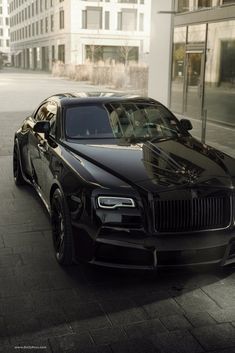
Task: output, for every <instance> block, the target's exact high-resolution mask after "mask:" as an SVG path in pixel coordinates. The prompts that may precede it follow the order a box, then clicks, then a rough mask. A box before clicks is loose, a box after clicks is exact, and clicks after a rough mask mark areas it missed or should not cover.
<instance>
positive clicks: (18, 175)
mask: <svg viewBox="0 0 235 353" xmlns="http://www.w3.org/2000/svg"><path fill="white" fill-rule="evenodd" d="M13 176H14V180H15V184H16V185H17V186H20V185H24V184H25V180H24V177H23V174H22V171H21V166H20V153H19V147H18V144H17V140H15V142H14V149H13Z"/></svg>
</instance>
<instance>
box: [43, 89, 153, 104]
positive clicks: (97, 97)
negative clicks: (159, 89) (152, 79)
mask: <svg viewBox="0 0 235 353" xmlns="http://www.w3.org/2000/svg"><path fill="white" fill-rule="evenodd" d="M47 100H54V101H57V102H58V101H59V102H60V104H61V105H62V106H69V105H76V104H81V103H99V104H106V103H111V102H133V103H137V102H139V103H141V102H142V103H143V102H145V103H152V104H153V103H156V101H155V100H154V99H152V98H149V97H142V96H139V95H133V94H126V93H116V92H115V93H114V92H71V93H68V92H67V93H58V94H55V95H53V96H51V97H49V98H47Z"/></svg>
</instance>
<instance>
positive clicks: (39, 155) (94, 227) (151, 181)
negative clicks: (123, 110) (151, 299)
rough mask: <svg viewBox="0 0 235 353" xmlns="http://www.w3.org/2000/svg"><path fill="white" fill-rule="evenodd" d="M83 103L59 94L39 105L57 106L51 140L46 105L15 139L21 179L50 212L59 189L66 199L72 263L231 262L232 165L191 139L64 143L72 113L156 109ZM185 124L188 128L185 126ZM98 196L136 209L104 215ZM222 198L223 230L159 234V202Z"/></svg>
mask: <svg viewBox="0 0 235 353" xmlns="http://www.w3.org/2000/svg"><path fill="white" fill-rule="evenodd" d="M84 96H85V94H82V95H80V96H79V95H75V94H69V93H67V94H60V95H55V96H52V97H50V98H48V99H47V100H45V101H44V102H43V103H42V104H45V103H48V104H52V105H53V106H56V114H55V117H56V130H55V132H54V133H53V134H50V133H49V134H47V133H46V134H44V133H42V132H43V131H44V130H43V129H42V126H41V130H40V128H37V127H36V124H38V123H37V122H36V119H35V118H36V117H37V113H38V111H39V110H40V107H41V105H40V106H39V107H38V108H37V109H36V110H35V112H34V113H33V114H32V115H31V116H30V117H27V118H26V119H25V120H24V122H23V124H22V127H21V128H20V129H19V130H18V131H17V132H16V134H15V142H17V143H18V146H19V151H20V165H21V169H22V173H23V175H24V178H25V180H26V181H27V182H29V183H30V184H31V185H33V186H34V188H35V189H36V191H37V192H38V194H39V195H40V197H41V198H42V200H43V202H44V203H45V205H46V207H47V209H48V211H49V212H50V205H51V199H52V195H53V192H54V191H55V190H56V188H59V189H60V190H61V192H62V193H63V195H64V197H65V198H66V201H67V204H68V207H69V211H70V216H71V223H72V228H73V243H74V260H75V261H77V260H84V261H87V262H91V263H96V264H101V265H105V266H118V267H122V266H123V267H129V268H132V267H134V268H155V267H157V266H168V265H169V266H171V265H177V266H184V265H193V264H204V263H216V264H220V265H225V264H228V263H231V262H234V261H235V251H233V250H231V251H230V249H234V245H232V244H234V242H235V226H234V220H235V193H234V186H235V160H234V159H232V158H231V157H229V156H228V155H226V154H224V153H222V152H220V151H218V150H216V149H214V148H212V147H210V146H207V145H204V144H201V143H200V142H199V141H197V140H196V139H194V138H193V137H192V136H191V135H190V134H189V133H186V134H185V135H184V136H181V137H179V138H176V139H167V140H160V141H154V142H151V141H145V142H143V143H131V142H130V143H126V144H124V145H120V144H119V143H118V140H117V139H112V140H109V141H107V140H95V139H93V140H85V141H83V140H71V139H70V140H69V139H66V137H65V132H64V111H65V109H66V108H67V107H70V106H76V105H79V104H83V103H87V102H93V103H96V104H102V105H103V104H106V103H110V102H126V101H129V102H140V101H142V102H149V103H150V104H151V103H153V104H154V103H155V101H154V100H152V99H150V98H140V97H131V96H114V95H105V94H96V95H89V94H87V96H86V97H84ZM39 125H40V124H38V127H39ZM41 125H43V124H41ZM46 125H47V124H44V126H46ZM183 125H184V126H186V127H187V126H188V128H189V124H187V123H186V122H183ZM35 130H36V131H35ZM40 131H41V132H40ZM100 195H107V196H120V197H121V196H122V197H130V198H132V199H134V201H135V204H136V207H135V208H133V209H128V208H127V209H125V208H123V209H115V210H110V209H107V210H106V209H101V208H99V207H98V205H97V197H98V196H100ZM222 197H224V198H225V197H226V199H228V200H229V210H228V212H229V216H228V218H229V222H228V224H226V226H225V227H223V229H220V228H217V229H209V230H208V229H205V230H203V229H200V231H190V232H184V231H176V232H172V231H171V232H166V233H161V232H158V231H157V230H156V226H155V224H154V222H155V214H154V206H153V204H154V200H162V201H167V200H168V201H169V202H170V201H171V200H193V199H195V198H199V199H209V198H212V199H213V198H222ZM172 212H177V211H176V210H173V211H172ZM198 212H199V211H198ZM200 212H202V211H200ZM208 212H209V211H208ZM169 216H171V215H169Z"/></svg>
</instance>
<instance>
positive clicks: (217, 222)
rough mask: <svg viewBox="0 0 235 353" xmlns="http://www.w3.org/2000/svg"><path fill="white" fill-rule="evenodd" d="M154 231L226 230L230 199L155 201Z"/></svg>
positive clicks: (208, 198)
mask: <svg viewBox="0 0 235 353" xmlns="http://www.w3.org/2000/svg"><path fill="white" fill-rule="evenodd" d="M154 216H155V217H154V219H155V230H156V231H158V232H173V233H174V232H187V231H200V230H208V229H220V228H226V227H227V226H228V225H229V222H230V198H229V197H227V196H219V197H205V198H192V199H191V200H155V201H154Z"/></svg>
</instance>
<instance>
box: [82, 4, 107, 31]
mask: <svg viewBox="0 0 235 353" xmlns="http://www.w3.org/2000/svg"><path fill="white" fill-rule="evenodd" d="M82 28H85V29H101V28H102V8H101V7H87V9H86V10H84V11H83V12H82Z"/></svg>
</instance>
